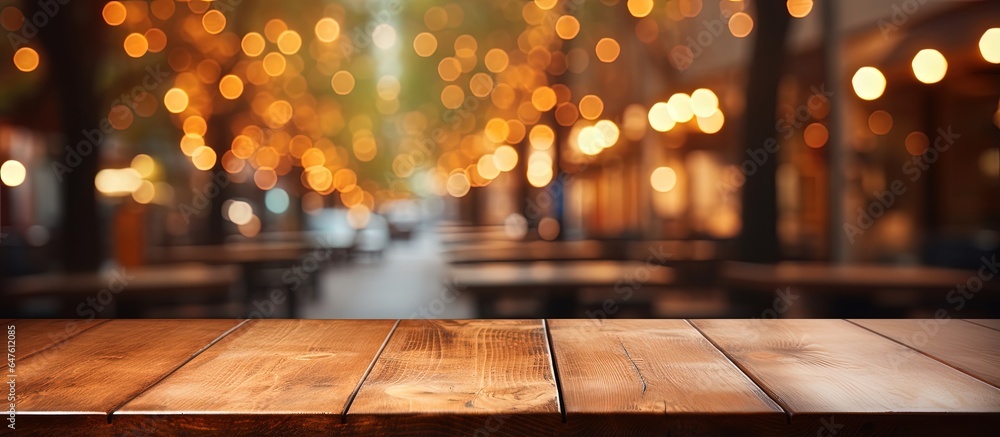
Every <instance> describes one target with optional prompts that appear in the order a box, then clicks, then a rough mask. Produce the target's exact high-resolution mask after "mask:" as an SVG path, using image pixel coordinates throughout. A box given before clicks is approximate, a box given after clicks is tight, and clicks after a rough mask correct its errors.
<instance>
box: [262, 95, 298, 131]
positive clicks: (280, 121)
mask: <svg viewBox="0 0 1000 437" xmlns="http://www.w3.org/2000/svg"><path fill="white" fill-rule="evenodd" d="M292 112H293V111H292V104H291V103H288V101H287V100H275V101H274V102H272V103H271V104H270V105H268V107H267V121H268V125H270V126H271V127H273V128H279V127H281V126H284V125H285V124H286V123H288V121H289V120H291V119H292Z"/></svg>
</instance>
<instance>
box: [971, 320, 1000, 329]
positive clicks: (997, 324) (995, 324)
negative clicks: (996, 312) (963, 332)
mask: <svg viewBox="0 0 1000 437" xmlns="http://www.w3.org/2000/svg"><path fill="white" fill-rule="evenodd" d="M964 320H965V321H966V322H969V323H974V324H976V325H979V326H985V327H987V328H990V329H996V330H998V331H1000V319H964Z"/></svg>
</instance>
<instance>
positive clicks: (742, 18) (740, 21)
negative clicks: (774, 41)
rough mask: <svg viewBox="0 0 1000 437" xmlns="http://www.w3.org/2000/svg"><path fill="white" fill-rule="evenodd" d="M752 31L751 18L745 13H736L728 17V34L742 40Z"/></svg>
mask: <svg viewBox="0 0 1000 437" xmlns="http://www.w3.org/2000/svg"><path fill="white" fill-rule="evenodd" d="M752 30H753V18H750V15H748V14H747V13H746V12H737V13H735V14H733V16H732V17H729V32H730V33H732V34H733V36H735V37H737V38H743V37H746V36H747V35H749V34H750V31H752Z"/></svg>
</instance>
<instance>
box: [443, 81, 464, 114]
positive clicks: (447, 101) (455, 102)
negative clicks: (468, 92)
mask: <svg viewBox="0 0 1000 437" xmlns="http://www.w3.org/2000/svg"><path fill="white" fill-rule="evenodd" d="M464 102H465V91H462V88H460V87H459V86H457V85H448V86H446V87H444V89H443V90H441V104H442V105H444V107H445V108H448V109H458V107H460V106H462V103H464Z"/></svg>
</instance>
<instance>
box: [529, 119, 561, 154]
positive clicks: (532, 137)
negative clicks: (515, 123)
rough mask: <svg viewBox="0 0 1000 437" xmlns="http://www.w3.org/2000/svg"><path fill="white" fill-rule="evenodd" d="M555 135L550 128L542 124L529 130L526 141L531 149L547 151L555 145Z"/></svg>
mask: <svg viewBox="0 0 1000 437" xmlns="http://www.w3.org/2000/svg"><path fill="white" fill-rule="evenodd" d="M555 140H556V134H555V132H554V131H553V130H552V128H551V127H548V126H546V125H544V124H538V125H535V127H533V128H531V132H530V133H528V141H529V142H530V143H531V147H534V148H535V149H538V150H549V148H551V147H552V144H553V143H555Z"/></svg>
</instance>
